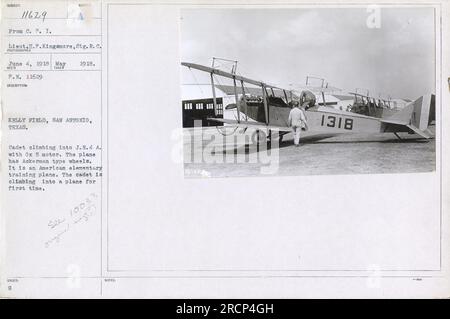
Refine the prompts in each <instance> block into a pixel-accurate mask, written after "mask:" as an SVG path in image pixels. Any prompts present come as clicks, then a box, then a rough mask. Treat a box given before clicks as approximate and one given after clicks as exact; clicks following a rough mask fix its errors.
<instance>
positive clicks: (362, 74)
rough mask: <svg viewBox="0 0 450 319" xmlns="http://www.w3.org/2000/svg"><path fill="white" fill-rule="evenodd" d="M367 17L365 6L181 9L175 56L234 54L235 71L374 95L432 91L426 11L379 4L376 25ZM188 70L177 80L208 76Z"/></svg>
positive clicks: (198, 59) (206, 60)
mask: <svg viewBox="0 0 450 319" xmlns="http://www.w3.org/2000/svg"><path fill="white" fill-rule="evenodd" d="M369 15H370V13H368V12H367V11H366V8H345V9H329V8H323V9H185V10H183V11H182V20H181V60H182V61H185V62H194V63H199V64H204V65H211V59H212V57H213V56H215V57H223V58H228V59H233V60H238V61H239V64H238V72H239V73H240V74H242V75H245V76H247V77H251V78H255V79H257V80H263V81H265V82H268V83H271V84H277V85H280V86H282V87H286V88H289V87H288V85H289V84H290V83H299V84H304V82H305V78H306V76H307V75H314V76H319V77H323V78H326V79H327V81H328V82H329V83H330V85H332V86H336V87H339V88H343V89H344V90H351V91H353V90H354V89H355V88H357V87H358V88H367V89H369V90H370V93H371V95H373V96H378V94H379V93H381V94H382V96H388V95H391V96H392V97H393V98H409V99H415V98H417V97H419V96H420V95H423V94H426V93H432V92H433V93H434V92H435V89H434V72H435V67H434V65H435V48H434V43H435V40H434V12H433V9H431V8H402V9H394V8H382V9H381V12H380V18H381V20H380V22H381V26H380V28H369V27H368V26H367V18H368V16H369ZM194 76H195V78H194V77H193V75H192V74H191V72H189V71H187V70H186V69H185V70H184V71H183V73H182V82H183V83H195V82H198V83H207V82H208V78H207V77H205V75H202V74H201V73H200V72H196V73H195V75H194ZM224 82H225V81H224ZM205 89H206V90H210V89H209V88H203V90H204V91H205Z"/></svg>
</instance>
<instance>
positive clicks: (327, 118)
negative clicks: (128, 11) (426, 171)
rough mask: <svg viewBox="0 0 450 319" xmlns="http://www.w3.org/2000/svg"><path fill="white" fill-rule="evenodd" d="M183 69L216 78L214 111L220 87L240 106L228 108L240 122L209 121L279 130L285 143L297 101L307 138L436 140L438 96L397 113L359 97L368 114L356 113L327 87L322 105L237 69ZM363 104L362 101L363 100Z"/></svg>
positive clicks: (313, 96) (192, 65)
mask: <svg viewBox="0 0 450 319" xmlns="http://www.w3.org/2000/svg"><path fill="white" fill-rule="evenodd" d="M181 65H182V66H184V67H187V68H189V69H193V70H198V71H201V72H206V73H209V75H210V80H211V83H210V84H211V88H212V96H213V104H214V108H215V109H216V107H217V102H216V99H217V98H216V87H217V88H219V89H223V90H228V91H230V87H231V89H232V92H233V93H234V94H233V95H234V98H235V103H231V104H229V105H227V106H226V107H225V109H228V110H230V109H236V116H235V119H234V120H233V119H223V118H220V119H219V118H208V120H209V121H215V122H216V123H223V124H227V125H231V126H233V127H239V128H243V129H244V130H245V129H247V128H254V129H256V130H263V131H264V132H265V133H266V134H267V136H268V138H271V132H272V131H277V133H278V136H279V137H280V140H281V139H282V138H283V135H285V134H287V133H290V132H291V128H290V127H289V123H288V117H289V113H290V110H291V108H292V107H293V106H292V105H293V101H294V100H296V101H299V103H300V104H301V105H306V110H305V113H306V117H307V121H308V132H306V133H307V135H308V136H311V135H329V136H332V135H338V134H349V133H393V134H395V136H397V138H399V139H401V137H400V136H399V135H398V133H400V132H407V133H410V134H417V135H419V136H420V137H421V138H425V139H430V138H432V137H433V136H432V132H431V131H430V130H429V125H430V124H431V123H432V122H433V121H434V119H435V115H434V113H435V106H434V104H435V99H434V95H433V94H428V95H424V96H421V97H419V98H418V99H416V100H415V101H413V102H410V103H408V104H407V105H406V106H405V107H404V108H402V109H399V110H396V111H395V112H393V111H392V110H390V108H389V107H385V105H388V103H387V101H385V100H381V99H380V100H378V101H377V100H375V99H373V98H370V97H369V96H368V95H367V96H366V95H361V94H359V93H353V95H354V96H355V102H357V103H360V104H361V105H365V106H366V111H367V109H368V111H367V112H366V113H364V112H358V111H357V109H356V107H355V108H354V110H353V111H352V110H340V109H336V108H333V107H330V106H329V105H328V103H327V101H326V99H325V93H326V92H327V90H331V89H332V88H331V89H330V88H327V87H321V88H319V91H320V93H321V97H322V101H321V102H320V101H318V99H317V98H316V94H314V93H313V92H311V91H310V90H303V91H301V92H299V93H298V92H296V91H294V90H289V89H284V88H281V87H278V86H274V85H271V84H268V83H265V82H262V81H258V80H254V79H250V78H247V77H244V76H241V75H238V74H236V67H233V68H232V70H231V72H227V71H224V70H221V69H218V68H216V67H214V62H213V66H212V67H209V66H205V65H200V64H195V63H188V62H182V63H181ZM216 76H218V77H223V78H227V79H231V80H232V85H231V86H228V87H225V86H223V85H221V84H217V83H216V82H215V77H216ZM358 101H360V102H358Z"/></svg>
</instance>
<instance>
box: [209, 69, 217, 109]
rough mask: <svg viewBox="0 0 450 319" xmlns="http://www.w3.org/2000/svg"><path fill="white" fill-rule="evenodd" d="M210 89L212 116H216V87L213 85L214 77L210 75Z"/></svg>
mask: <svg viewBox="0 0 450 319" xmlns="http://www.w3.org/2000/svg"><path fill="white" fill-rule="evenodd" d="M210 75H211V88H212V94H213V104H214V115H216V116H217V101H216V86H215V85H214V76H213V74H212V73H211V74H210Z"/></svg>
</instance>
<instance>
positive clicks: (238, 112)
mask: <svg viewBox="0 0 450 319" xmlns="http://www.w3.org/2000/svg"><path fill="white" fill-rule="evenodd" d="M233 85H234V98H235V100H236V111H237V120H238V123H240V122H241V107H240V104H241V103H239V99H238V93H237V86H236V78H235V77H233Z"/></svg>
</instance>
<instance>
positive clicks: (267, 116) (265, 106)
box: [261, 84, 269, 125]
mask: <svg viewBox="0 0 450 319" xmlns="http://www.w3.org/2000/svg"><path fill="white" fill-rule="evenodd" d="M261 89H262V94H263V101H264V118H265V119H266V125H269V108H268V105H267V91H266V86H265V85H264V84H263V85H261Z"/></svg>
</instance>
